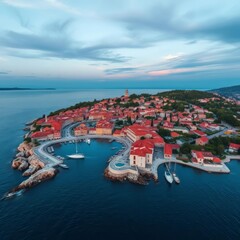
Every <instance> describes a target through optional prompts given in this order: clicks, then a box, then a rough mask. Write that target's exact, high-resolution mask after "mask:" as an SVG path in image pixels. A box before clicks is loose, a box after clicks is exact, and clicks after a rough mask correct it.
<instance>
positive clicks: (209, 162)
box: [191, 150, 222, 166]
mask: <svg viewBox="0 0 240 240" xmlns="http://www.w3.org/2000/svg"><path fill="white" fill-rule="evenodd" d="M191 154H192V157H193V158H192V162H193V163H197V164H201V165H205V166H222V163H221V160H220V159H219V158H218V157H216V156H214V155H213V154H212V153H211V152H202V151H196V150H192V152H191ZM213 163H214V164H213Z"/></svg>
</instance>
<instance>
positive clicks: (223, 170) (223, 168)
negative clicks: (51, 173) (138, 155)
mask: <svg viewBox="0 0 240 240" xmlns="http://www.w3.org/2000/svg"><path fill="white" fill-rule="evenodd" d="M169 162H171V163H178V164H182V165H185V166H188V167H192V168H196V169H199V170H202V171H206V172H213V173H230V170H229V168H228V167H227V166H226V165H225V164H224V163H223V164H222V165H221V166H217V165H215V166H212V167H211V166H204V165H199V164H196V163H192V162H183V161H181V160H177V159H176V158H172V159H171V160H165V159H162V158H156V159H154V161H153V164H152V167H151V171H152V173H153V175H154V177H155V178H156V179H158V171H157V170H158V167H159V166H160V165H161V164H164V163H169Z"/></svg>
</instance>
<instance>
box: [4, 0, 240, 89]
mask: <svg viewBox="0 0 240 240" xmlns="http://www.w3.org/2000/svg"><path fill="white" fill-rule="evenodd" d="M239 13H240V1H239V0H228V1H226V0H208V1H198V0H181V1H179V0H167V1H166V0H151V1H146V0H91V1H89V0H81V1H77V0H0V23H1V24H0V87H15V86H17V87H60V88H64V87H66V88H70V87H71V88H83V87H86V88H91V87H105V88H115V87H116V88H119V87H129V88H138V87H140V88H169V89H174V88H177V89H180V88H182V89H193V88H203V89H209V88H217V87H223V86H231V85H237V84H240V14H239Z"/></svg>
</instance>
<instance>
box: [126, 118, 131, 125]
mask: <svg viewBox="0 0 240 240" xmlns="http://www.w3.org/2000/svg"><path fill="white" fill-rule="evenodd" d="M127 122H128V124H129V125H132V119H131V117H127Z"/></svg>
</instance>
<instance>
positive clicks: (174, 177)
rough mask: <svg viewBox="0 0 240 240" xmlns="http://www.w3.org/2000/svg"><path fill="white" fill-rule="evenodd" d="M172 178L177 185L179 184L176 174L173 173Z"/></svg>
mask: <svg viewBox="0 0 240 240" xmlns="http://www.w3.org/2000/svg"><path fill="white" fill-rule="evenodd" d="M172 176H173V179H174V181H175V182H176V183H178V184H179V183H180V179H179V177H178V176H177V174H176V173H173V174H172Z"/></svg>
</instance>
